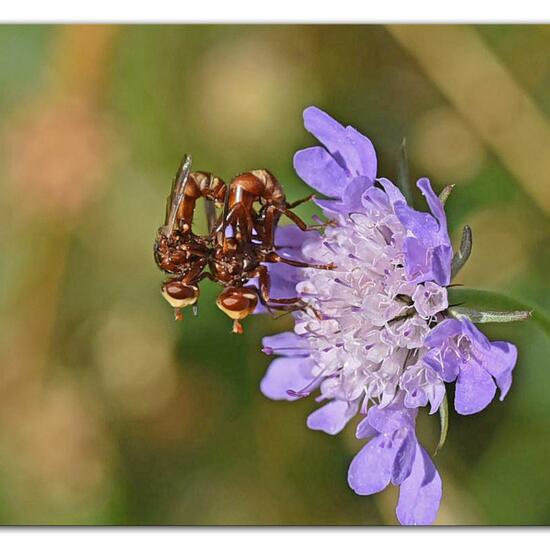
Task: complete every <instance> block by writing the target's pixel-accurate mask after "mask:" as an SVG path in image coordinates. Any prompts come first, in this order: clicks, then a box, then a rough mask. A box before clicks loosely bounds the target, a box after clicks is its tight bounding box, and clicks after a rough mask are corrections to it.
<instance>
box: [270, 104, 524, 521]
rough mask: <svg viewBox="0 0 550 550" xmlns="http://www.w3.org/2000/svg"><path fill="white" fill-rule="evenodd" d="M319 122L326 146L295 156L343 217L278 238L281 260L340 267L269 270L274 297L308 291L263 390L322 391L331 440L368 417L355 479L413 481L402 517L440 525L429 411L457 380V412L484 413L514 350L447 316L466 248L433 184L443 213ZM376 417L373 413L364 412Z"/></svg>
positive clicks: (403, 487) (313, 419)
mask: <svg viewBox="0 0 550 550" xmlns="http://www.w3.org/2000/svg"><path fill="white" fill-rule="evenodd" d="M304 121H305V126H306V128H307V129H308V130H309V131H310V132H311V133H312V134H313V135H314V136H315V137H317V139H318V140H319V141H320V142H321V143H322V144H323V145H324V147H321V146H316V147H311V148H309V149H305V150H303V151H299V152H298V153H296V155H295V158H294V165H295V168H296V172H297V173H298V174H299V175H300V177H302V179H304V180H305V181H306V182H307V183H308V184H309V185H310V186H311V187H313V188H314V189H315V190H317V191H319V192H321V193H323V194H324V195H326V196H327V197H329V198H328V199H320V200H318V201H317V203H318V204H319V205H320V206H321V207H322V209H323V211H324V213H325V215H326V216H327V217H329V218H330V219H331V220H332V221H333V223H332V224H331V226H329V227H327V228H326V230H325V232H324V234H323V235H320V234H318V233H312V232H308V233H304V232H300V231H299V230H298V229H297V228H294V227H283V228H280V229H279V230H278V233H277V235H276V237H277V238H276V241H277V244H278V246H279V247H280V251H281V254H285V255H288V256H291V257H294V258H297V259H301V260H304V261H310V262H313V263H329V262H333V263H334V264H335V265H336V266H337V267H336V269H335V270H331V271H327V270H316V269H293V268H290V269H289V268H287V267H282V266H270V272H271V276H272V288H273V293H274V295H275V296H277V295H278V294H279V295H285V296H288V295H291V294H298V295H299V296H300V297H301V299H302V301H303V302H304V303H305V304H307V307H306V308H305V309H304V310H303V311H298V312H295V313H294V320H295V326H294V331H293V332H285V333H282V334H278V335H275V336H270V337H267V338H264V341H263V345H264V351H265V352H266V353H268V354H270V355H271V354H275V355H277V356H279V357H277V358H276V359H275V360H274V361H273V362H272V363H271V365H270V366H269V368H268V370H267V373H266V375H265V377H264V378H263V380H262V382H261V390H262V392H263V393H264V394H265V395H266V396H267V397H269V398H271V399H280V400H288V401H294V400H296V399H299V398H302V397H307V396H309V395H310V394H312V393H314V392H315V393H317V394H318V395H317V397H316V401H317V402H322V405H321V407H320V408H318V409H317V410H315V411H314V412H312V413H311V414H310V415H309V417H308V419H307V425H308V427H309V428H310V429H313V430H320V431H323V432H325V433H327V434H330V435H335V434H337V433H339V432H340V431H342V430H343V429H344V428H345V427H346V425H347V424H348V423H349V422H350V421H351V420H352V419H353V418H354V417H355V416H357V415H358V414H359V415H362V416H364V417H365V418H364V419H363V420H362V421H361V422H360V424H359V426H358V428H357V437H358V438H366V437H371V439H370V441H369V442H368V443H367V444H366V445H365V447H364V448H363V449H362V450H361V451H360V452H359V454H358V455H357V456H356V457H355V459H354V460H353V462H352V464H351V467H350V473H349V477H348V481H349V484H350V486H351V487H352V489H353V490H355V491H356V492H357V493H359V494H372V493H375V492H377V491H381V490H383V489H384V488H385V487H386V486H387V485H388V484H389V483H390V482H391V483H393V484H395V485H399V486H400V497H399V503H398V506H397V516H398V518H399V520H400V521H401V522H402V523H406V524H424V523H431V522H432V521H434V519H435V517H436V514H437V509H438V507H439V503H440V500H441V479H440V477H439V475H438V474H437V472H436V470H435V467H434V465H433V463H432V461H431V460H430V458H429V456H428V454H427V453H426V451H425V450H424V449H423V448H422V447H421V446H420V444H419V443H418V440H417V438H416V435H415V419H416V415H417V412H418V409H419V408H420V407H426V406H429V407H430V411H429V412H430V414H433V413H435V412H437V411H438V410H439V407H440V405H441V403H442V401H443V399H445V392H446V390H445V382H449V383H450V382H454V381H455V380H456V385H457V389H456V400H455V406H456V408H457V411H458V412H460V413H463V414H468V413H473V412H476V411H478V410H481V409H482V408H484V407H485V406H486V405H487V404H488V403H489V402H490V401H491V400H492V398H493V396H494V394H495V390H496V386H498V387H500V389H501V399H502V398H503V397H504V395H505V394H506V392H507V391H508V389H509V387H510V384H511V370H512V368H513V366H514V364H515V360H516V350H515V348H514V347H513V346H512V345H511V344H508V343H505V342H493V343H490V342H489V341H488V340H487V339H486V338H485V336H483V334H482V333H481V332H479V331H478V330H477V329H476V328H475V327H474V325H472V323H470V322H469V321H467V320H463V319H461V320H460V321H459V320H454V319H448V318H447V317H448V315H449V313H448V307H449V304H448V298H447V288H446V287H447V285H449V283H450V279H451V261H452V257H453V251H452V247H451V243H450V239H449V234H448V231H447V220H446V216H445V212H444V209H443V204H442V203H441V201H440V199H439V198H438V197H437V195H436V194H435V193H434V192H433V190H432V188H431V185H430V182H429V181H428V180H427V179H426V178H422V179H420V180H419V181H418V183H417V186H418V187H419V189H420V190H421V191H422V193H423V195H424V197H425V198H426V201H427V204H428V207H429V209H430V212H431V213H426V212H418V211H416V210H414V209H413V208H411V207H410V206H409V205H407V203H406V201H405V198H404V196H403V194H402V193H401V191H400V190H399V189H398V188H397V187H396V186H395V185H394V184H393V183H392V182H391V181H389V180H388V179H386V178H377V174H376V170H377V161H376V154H375V152H374V148H373V146H372V143H371V142H370V140H369V139H368V138H366V137H365V136H362V135H361V134H360V133H359V132H358V131H357V130H355V129H354V128H352V127H350V126H347V127H344V126H342V125H340V124H339V123H338V122H336V121H335V120H333V119H332V118H331V117H330V116H329V115H327V114H326V113H324V112H322V111H320V110H319V109H317V108H315V107H309V108H308V109H306V110H305V112H304ZM365 415H366V416H365Z"/></svg>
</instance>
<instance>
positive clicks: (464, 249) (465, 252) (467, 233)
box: [451, 225, 472, 279]
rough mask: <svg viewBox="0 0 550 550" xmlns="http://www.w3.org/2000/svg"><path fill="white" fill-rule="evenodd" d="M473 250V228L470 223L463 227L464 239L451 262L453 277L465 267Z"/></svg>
mask: <svg viewBox="0 0 550 550" xmlns="http://www.w3.org/2000/svg"><path fill="white" fill-rule="evenodd" d="M471 252H472V229H471V228H470V226H469V225H465V226H464V227H463V229H462V239H461V240H460V248H459V249H458V250H457V252H456V254H455V255H454V256H453V261H452V263H451V279H452V278H453V277H454V276H455V275H456V274H457V273H458V272H459V271H460V270H461V269H462V268H463V267H464V264H465V263H466V262H467V261H468V258H469V257H470V254H471Z"/></svg>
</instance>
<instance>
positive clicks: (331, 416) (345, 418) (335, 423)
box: [307, 400, 358, 435]
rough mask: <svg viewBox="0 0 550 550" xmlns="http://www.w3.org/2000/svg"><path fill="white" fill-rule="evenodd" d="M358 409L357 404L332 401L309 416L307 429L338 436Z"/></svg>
mask: <svg viewBox="0 0 550 550" xmlns="http://www.w3.org/2000/svg"><path fill="white" fill-rule="evenodd" d="M357 408H358V405H357V403H353V402H352V403H349V402H348V401H337V400H334V401H331V402H330V403H327V404H326V405H324V406H323V407H321V408H319V409H317V410H316V411H315V412H312V413H311V414H310V415H309V416H308V418H307V427H308V428H309V429H311V430H320V431H322V432H325V433H327V434H329V435H336V434H337V433H339V432H341V431H342V430H343V429H344V428H345V427H346V424H347V423H348V422H349V421H350V420H351V419H352V418H353V417H354V416H355V413H356V412H357Z"/></svg>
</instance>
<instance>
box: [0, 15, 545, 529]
mask: <svg viewBox="0 0 550 550" xmlns="http://www.w3.org/2000/svg"><path fill="white" fill-rule="evenodd" d="M0 75H1V80H2V86H1V89H0V121H1V122H0V139H1V140H2V148H1V157H0V173H1V181H2V185H1V187H0V193H1V195H0V197H1V198H0V215H1V217H2V223H1V228H2V230H1V232H0V253H1V261H0V266H1V267H0V278H1V288H2V294H1V300H0V308H1V318H0V342H1V345H0V354H1V355H0V523H2V524H28V523H41V524H75V523H79V524H133V525H136V524H192V525H203V524H224V525H225V524H246V525H249V524H251V525H255V524H275V525H279V524H306V525H310V524H311V525H318V524H348V525H349V524H353V525H356V524H357V525H363V524H365V525H368V524H394V523H395V521H396V520H395V517H394V508H395V501H396V497H397V491H396V490H395V489H390V490H388V491H386V492H385V493H383V494H381V495H377V496H374V497H358V496H356V495H355V494H354V493H353V492H352V491H351V490H350V489H349V488H348V486H347V483H346V472H347V466H348V464H349V462H350V460H351V457H352V456H353V454H354V452H356V451H357V450H358V449H359V448H360V446H361V443H359V442H357V441H355V439H354V437H353V428H352V427H351V426H350V427H349V428H348V429H347V430H346V432H345V433H344V434H342V435H341V436H339V437H336V438H332V437H330V436H327V435H325V434H322V433H317V432H312V431H309V430H308V429H306V427H305V418H306V415H307V414H308V412H309V411H311V410H313V408H314V403H313V402H312V401H311V400H309V401H308V400H302V401H300V402H297V403H293V404H290V403H287V402H270V401H268V400H267V399H266V398H264V397H263V396H262V395H261V394H260V392H259V389H258V385H259V381H260V379H261V377H262V375H263V373H264V372H265V369H266V367H267V365H268V363H269V358H268V357H265V356H263V355H262V354H261V353H260V351H259V349H260V341H261V337H262V336H264V335H266V334H272V333H275V332H278V331H280V330H284V329H287V328H288V327H290V320H289V319H288V318H285V319H280V320H277V321H273V320H271V319H269V318H254V319H249V320H247V321H246V323H245V333H244V335H243V336H235V335H233V334H231V333H230V328H231V326H230V325H231V324H230V322H229V320H228V319H227V318H226V317H225V316H224V315H223V314H222V313H221V312H220V311H219V310H218V309H217V308H216V306H215V304H214V298H215V296H216V292H217V288H216V287H215V286H214V285H213V284H211V283H210V282H208V281H206V282H205V283H204V284H203V295H202V298H201V301H200V314H199V316H198V317H196V318H193V317H192V316H190V315H189V314H186V318H185V320H184V321H183V322H182V323H176V322H174V320H173V313H172V310H171V308H170V307H169V306H168V304H167V303H166V302H165V301H164V300H163V299H162V297H161V296H160V293H159V285H160V282H161V280H162V279H163V275H162V274H161V273H160V272H159V271H158V270H157V268H156V266H155V264H154V262H153V258H152V244H153V241H154V239H155V235H156V230H157V227H158V226H159V225H160V224H161V222H162V219H163V214H164V201H165V197H166V195H167V193H168V190H169V188H170V185H171V180H172V177H173V175H174V173H175V170H176V167H177V165H178V162H179V160H180V158H181V156H182V154H183V153H184V152H190V153H192V154H193V158H194V167H195V168H196V169H202V170H208V171H212V172H214V173H216V174H219V175H220V176H221V177H223V178H225V179H229V178H230V177H231V176H232V175H234V174H236V173H238V172H240V171H243V170H246V169H252V168H263V167H267V168H269V169H270V170H271V171H273V172H274V173H275V174H276V175H277V176H278V178H279V179H280V180H281V181H282V182H283V184H284V185H285V188H286V189H287V190H288V196H289V199H290V200H295V199H298V198H300V197H302V196H304V195H305V194H307V188H306V186H305V185H304V184H303V183H302V182H300V181H299V179H298V177H297V176H296V175H295V174H294V172H293V169H292V155H293V153H294V152H295V151H296V150H297V149H299V148H301V147H304V146H309V145H312V144H313V138H312V137H311V136H309V135H308V134H307V133H306V132H305V130H303V128H302V119H301V113H302V110H303V109H304V108H305V107H306V106H308V105H311V104H314V105H317V106H319V107H321V108H323V109H325V110H327V111H328V112H330V113H331V114H332V115H333V116H334V117H336V118H337V119H339V120H340V121H342V122H344V123H348V124H352V125H353V126H355V127H357V128H358V129H359V130H361V131H362V132H364V133H366V134H367V135H368V136H370V137H371V139H372V140H373V141H374V143H375V146H376V148H377V151H378V156H379V159H380V167H381V168H380V174H383V175H385V176H387V177H390V178H395V177H396V173H397V163H398V155H399V145H400V143H401V140H402V138H403V137H404V136H406V137H407V139H408V147H409V156H410V162H411V172H412V174H413V175H414V176H415V177H420V176H424V175H426V176H429V177H430V178H431V179H432V182H433V183H434V185H435V187H436V188H437V189H441V188H442V187H443V186H445V185H447V184H450V183H454V184H456V189H455V191H454V193H453V195H452V197H451V198H450V199H449V201H448V203H447V204H448V208H447V209H448V214H449V219H450V226H451V230H452V236H453V238H454V240H455V242H456V240H457V239H458V238H459V235H460V230H461V226H462V225H463V224H464V223H469V224H470V225H471V226H472V228H473V233H474V250H473V255H472V258H471V259H470V261H469V264H468V265H467V267H466V268H465V269H464V271H463V272H462V273H461V274H460V276H459V278H458V282H462V283H464V284H466V285H469V286H472V287H476V288H486V289H489V290H497V291H501V292H505V293H509V294H511V295H513V296H516V297H518V298H522V299H525V300H527V301H529V302H531V303H533V304H535V305H537V306H538V307H540V308H541V309H545V308H547V309H548V308H550V286H549V275H548V273H549V270H550V255H549V248H550V247H549V244H550V243H549V240H550V239H549V235H550V232H549V221H548V214H549V211H550V184H549V173H550V154H549V153H550V94H549V93H548V90H549V87H550V27H548V26H476V27H468V26H437V27H422V26H408V27H401V26H397V27H396V26H390V27H384V26H289V25H284V26H233V25H227V26H201V25H195V26H172V25H170V26H2V27H0ZM314 212H315V209H314V207H312V206H311V205H309V206H303V207H300V214H301V215H302V216H304V217H306V218H308V219H309V217H310V216H311V214H313V213H314ZM486 327H487V330H486V332H487V333H488V334H489V336H490V337H491V338H493V339H510V340H513V341H514V342H516V343H517V344H518V346H519V349H520V356H519V362H518V366H517V368H516V371H515V382H514V385H513V387H512V390H511V392H510V394H509V396H508V397H507V398H506V400H505V401H504V402H503V403H500V402H498V401H495V402H494V403H493V404H492V405H491V406H490V407H489V408H488V409H487V410H486V411H484V412H483V413H482V414H479V415H476V416H474V417H459V416H458V415H454V416H452V418H451V425H450V432H449V437H448V442H447V445H446V447H445V448H444V449H443V451H442V452H441V453H440V454H439V455H438V456H437V459H436V461H437V464H438V467H439V469H440V471H441V474H442V478H443V482H444V496H443V502H442V507H441V510H440V513H439V517H438V523H440V524H549V523H550V470H549V468H548V462H549V461H548V457H549V456H550V437H549V435H550V396H549V392H550V364H549V361H548V357H549V356H550V355H549V354H550V345H549V343H548V340H545V337H544V335H543V334H542V333H541V332H540V331H539V330H538V329H537V327H536V326H535V325H534V324H533V323H532V322H527V323H523V324H517V325H507V326H488V325H487V326H486ZM420 431H421V437H422V439H423V441H424V443H425V445H426V446H427V448H428V449H433V448H434V447H435V444H436V441H437V438H438V419H437V418H436V417H428V416H427V415H426V414H422V415H421V421H420Z"/></svg>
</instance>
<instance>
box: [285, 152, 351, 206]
mask: <svg viewBox="0 0 550 550" xmlns="http://www.w3.org/2000/svg"><path fill="white" fill-rule="evenodd" d="M294 169H295V170H296V173H297V174H298V175H299V176H300V178H302V179H303V180H304V181H305V182H306V183H307V184H308V185H309V186H310V187H313V189H315V190H316V191H319V193H322V194H323V195H326V196H327V197H335V198H338V197H340V196H341V194H342V192H343V190H344V187H345V185H346V184H347V182H348V178H349V175H348V174H347V173H346V171H345V170H344V169H343V168H342V167H341V166H340V165H339V164H338V163H337V162H336V161H335V160H334V158H332V156H330V155H329V154H328V153H327V152H326V150H325V149H323V148H322V147H310V148H308V149H302V150H301V151H298V152H297V153H296V154H295V155H294Z"/></svg>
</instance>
